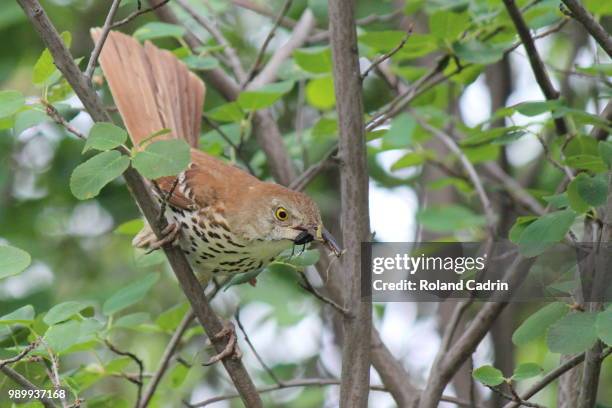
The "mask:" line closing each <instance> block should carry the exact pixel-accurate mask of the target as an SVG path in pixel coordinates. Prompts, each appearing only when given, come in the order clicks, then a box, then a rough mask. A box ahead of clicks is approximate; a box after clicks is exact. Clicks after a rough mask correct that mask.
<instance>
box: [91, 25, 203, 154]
mask: <svg viewBox="0 0 612 408" xmlns="http://www.w3.org/2000/svg"><path fill="white" fill-rule="evenodd" d="M101 33H102V30H101V29H100V28H94V29H92V30H91V35H92V37H93V39H94V41H95V42H97V41H98V40H99V39H100V36H101ZM100 65H101V66H102V71H104V76H105V77H106V80H107V82H108V85H109V87H110V90H111V93H112V94H113V98H114V100H115V104H116V105H117V108H118V109H119V113H120V114H121V117H122V118H123V122H124V123H125V126H126V127H127V129H128V132H129V134H130V137H131V138H132V142H133V143H134V145H135V146H138V145H139V144H140V143H141V142H143V141H145V140H147V138H149V137H150V136H151V135H153V134H154V133H156V132H159V131H160V130H162V129H170V132H169V133H167V134H164V135H161V136H159V137H158V138H156V139H155V140H159V139H170V138H182V139H185V140H186V141H187V142H188V143H189V144H190V145H191V146H192V147H197V145H198V140H199V137H200V125H201V114H202V108H203V104H204V96H205V92H206V89H205V86H204V83H203V82H202V81H201V80H200V79H199V78H198V77H197V76H196V75H195V74H193V73H192V72H191V71H189V69H188V68H187V67H186V66H185V64H183V63H182V62H181V61H179V60H178V58H176V56H174V55H173V54H172V53H171V52H169V51H166V50H160V49H159V48H157V47H156V46H154V45H153V44H151V43H150V42H146V43H145V45H144V46H142V45H141V44H140V43H139V42H138V41H137V40H136V39H134V38H133V37H130V36H129V35H126V34H123V33H120V32H116V31H111V32H110V33H109V34H108V38H107V39H106V42H105V43H104V47H103V48H102V52H101V54H100Z"/></svg>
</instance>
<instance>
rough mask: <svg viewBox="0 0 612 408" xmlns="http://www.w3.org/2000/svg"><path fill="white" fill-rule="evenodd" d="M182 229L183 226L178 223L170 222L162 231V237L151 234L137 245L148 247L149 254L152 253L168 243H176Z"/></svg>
mask: <svg viewBox="0 0 612 408" xmlns="http://www.w3.org/2000/svg"><path fill="white" fill-rule="evenodd" d="M180 231H181V228H180V227H179V225H178V224H176V223H170V224H168V225H167V226H166V228H164V229H163V230H162V231H161V238H159V239H158V238H157V237H156V236H155V235H154V234H151V235H149V236H148V237H146V238H145V239H142V240H141V241H140V242H137V243H136V245H135V246H136V247H138V248H143V247H144V248H146V249H147V254H150V253H151V252H153V251H156V250H158V249H160V248H161V247H163V246H164V245H166V244H174V243H175V242H177V240H178V238H179V232H180ZM139 235H140V234H139ZM135 241H136V239H135Z"/></svg>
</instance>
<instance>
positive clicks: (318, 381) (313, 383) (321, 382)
mask: <svg viewBox="0 0 612 408" xmlns="http://www.w3.org/2000/svg"><path fill="white" fill-rule="evenodd" d="M327 385H340V380H337V379H333V378H306V379H297V380H291V381H284V382H283V383H281V384H276V385H270V386H267V387H261V388H259V389H258V390H257V391H258V392H259V393H267V392H272V391H277V390H282V389H286V388H295V387H323V386H327ZM369 389H370V390H372V391H382V392H388V390H387V389H386V388H385V387H383V386H380V385H370V386H369ZM237 397H238V395H236V394H227V395H220V396H218V397H213V398H209V399H207V400H205V401H201V402H198V403H197V404H194V405H191V407H194V408H196V407H197V408H200V407H206V406H208V405H211V404H213V403H215V402H219V401H227V400H230V399H233V398H237ZM442 401H444V402H450V403H451V404H455V405H457V406H459V407H464V408H472V405H471V404H470V402H469V401H464V400H462V399H460V398H455V397H451V396H446V395H445V396H443V397H442Z"/></svg>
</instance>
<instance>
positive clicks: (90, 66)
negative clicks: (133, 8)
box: [85, 0, 121, 82]
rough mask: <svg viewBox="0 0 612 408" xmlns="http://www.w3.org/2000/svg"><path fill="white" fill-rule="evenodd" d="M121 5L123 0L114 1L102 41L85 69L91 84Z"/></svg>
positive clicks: (95, 48)
mask: <svg viewBox="0 0 612 408" xmlns="http://www.w3.org/2000/svg"><path fill="white" fill-rule="evenodd" d="M120 4H121V0H113V3H112V4H111V7H110V10H109V11H108V14H107V15H106V20H105V21H104V26H103V27H102V33H101V34H100V39H99V40H98V42H97V43H96V45H95V47H94V49H93V51H92V52H91V56H90V57H89V62H88V63H87V68H86V69H85V78H86V79H87V81H89V82H91V77H92V76H93V73H94V70H95V69H96V64H97V63H98V57H99V56H100V53H101V52H102V47H104V43H105V42H106V37H108V33H109V32H110V30H111V28H112V25H113V19H114V18H115V14H117V10H119V5H120Z"/></svg>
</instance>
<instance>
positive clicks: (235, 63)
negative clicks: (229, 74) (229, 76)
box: [176, 0, 246, 82]
mask: <svg viewBox="0 0 612 408" xmlns="http://www.w3.org/2000/svg"><path fill="white" fill-rule="evenodd" d="M176 2H177V3H178V4H179V6H181V7H182V8H183V10H185V11H186V12H187V13H188V14H189V15H190V16H191V18H193V19H194V20H195V21H196V22H197V23H198V24H200V25H201V26H202V27H203V28H204V29H205V30H206V31H208V32H209V34H210V35H211V36H212V37H213V38H214V39H215V41H217V43H218V44H219V45H220V46H222V47H223V53H224V54H225V57H226V58H227V60H228V62H229V65H230V68H231V69H232V71H233V72H234V75H235V76H236V78H237V79H238V81H239V82H244V81H245V79H246V73H245V72H244V69H243V68H242V63H241V62H240V58H238V54H237V53H236V50H235V49H234V48H233V47H232V46H231V44H230V43H229V41H228V40H227V39H226V38H225V36H224V35H223V33H222V32H221V30H219V28H218V27H217V26H216V24H215V23H213V22H211V21H209V20H208V18H206V17H204V16H203V15H201V14H200V13H198V12H197V11H196V10H195V9H194V8H193V7H192V6H191V5H190V4H189V3H188V2H187V1H186V0H176Z"/></svg>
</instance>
